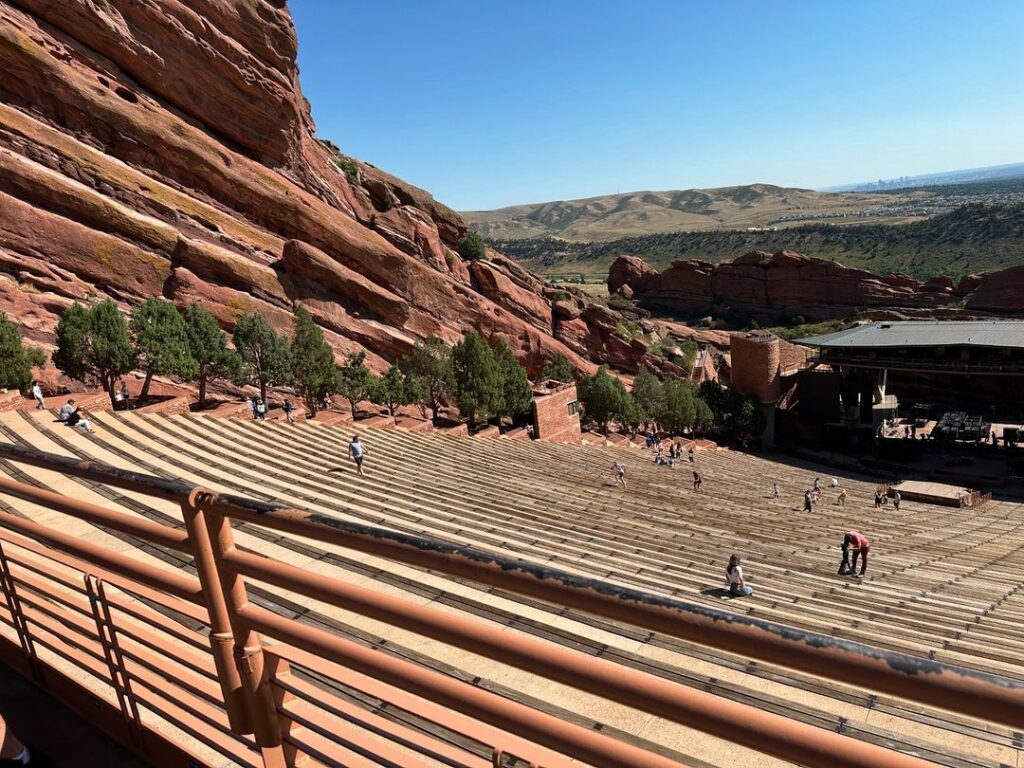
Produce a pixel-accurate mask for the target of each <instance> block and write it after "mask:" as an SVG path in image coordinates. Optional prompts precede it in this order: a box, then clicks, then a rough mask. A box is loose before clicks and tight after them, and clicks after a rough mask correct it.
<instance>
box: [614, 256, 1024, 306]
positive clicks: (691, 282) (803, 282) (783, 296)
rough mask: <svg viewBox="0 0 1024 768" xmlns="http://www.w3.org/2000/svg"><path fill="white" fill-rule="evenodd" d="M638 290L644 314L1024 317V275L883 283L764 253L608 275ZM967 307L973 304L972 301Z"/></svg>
mask: <svg viewBox="0 0 1024 768" xmlns="http://www.w3.org/2000/svg"><path fill="white" fill-rule="evenodd" d="M627 285H628V286H629V287H630V288H632V290H633V293H634V296H635V297H636V299H637V300H638V301H639V302H640V304H641V306H644V307H647V308H648V309H656V310H671V311H675V312H680V313H702V312H709V311H711V310H713V309H722V308H726V307H728V308H733V309H736V310H738V311H741V312H746V313H749V314H751V315H755V316H758V317H764V318H773V317H780V316H795V315H803V316H804V317H806V318H807V319H809V320H825V319H832V318H843V317H847V316H849V315H850V313H851V312H852V311H853V310H854V309H859V310H867V311H870V312H873V313H878V312H891V313H895V314H900V313H901V312H905V313H909V314H911V315H921V314H936V315H943V316H948V315H954V316H955V315H956V314H959V313H963V312H964V308H965V307H966V309H967V310H981V311H991V312H1008V311H1018V312H1019V311H1020V310H1021V309H1024V293H1022V292H1021V287H1024V268H1022V267H1017V268H1014V269H1009V270H1005V271H1004V272H998V273H992V274H986V275H980V276H978V275H972V276H970V277H966V278H964V279H963V280H961V281H960V284H959V285H954V283H953V281H952V280H950V279H949V278H948V277H943V276H939V277H934V278H932V279H931V280H928V281H927V282H924V283H922V282H920V281H918V280H915V279H913V278H911V277H908V276H907V275H899V274H893V275H888V276H884V277H882V276H879V275H875V274H872V273H871V272H866V271H864V270H860V269H851V268H849V267H844V266H843V265H842V264H839V263H837V262H833V261H827V260H824V259H815V258H811V257H809V256H804V255H803V254H799V253H794V252H792V251H779V252H778V253H775V254H770V253H765V252H763V251H754V252H752V253H748V254H745V255H743V256H740V257H739V258H737V259H735V260H734V261H731V262H722V263H719V264H712V263H710V262H705V261H676V262H673V264H672V266H671V267H670V268H668V269H667V270H665V271H664V272H661V273H658V272H656V271H655V270H654V269H653V268H651V266H650V265H648V264H647V263H646V262H645V261H643V260H642V259H639V258H637V257H635V256H620V257H619V258H618V259H616V260H615V262H614V263H613V264H612V266H611V269H610V270H609V273H608V290H609V291H610V292H616V291H621V289H622V287H623V286H627ZM965 299H966V301H965Z"/></svg>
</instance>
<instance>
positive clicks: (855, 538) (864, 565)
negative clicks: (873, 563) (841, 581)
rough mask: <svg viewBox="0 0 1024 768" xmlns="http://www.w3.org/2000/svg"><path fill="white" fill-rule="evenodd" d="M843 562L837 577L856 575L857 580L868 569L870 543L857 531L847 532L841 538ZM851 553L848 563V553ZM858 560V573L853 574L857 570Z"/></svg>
mask: <svg viewBox="0 0 1024 768" xmlns="http://www.w3.org/2000/svg"><path fill="white" fill-rule="evenodd" d="M842 550H843V562H842V564H841V565H840V566H839V575H840V576H846V575H847V574H851V575H856V576H857V577H858V578H859V577H861V576H863V575H864V572H865V571H866V570H867V569H868V552H870V551H871V542H870V541H868V539H867V537H866V536H865V535H864V534H862V533H860V532H859V531H847V532H846V534H845V535H844V536H843V543H842ZM851 552H852V553H853V560H852V561H850V560H849V557H850V553H851ZM858 558H860V561H861V562H860V573H859V574H854V571H856V570H857V559H858Z"/></svg>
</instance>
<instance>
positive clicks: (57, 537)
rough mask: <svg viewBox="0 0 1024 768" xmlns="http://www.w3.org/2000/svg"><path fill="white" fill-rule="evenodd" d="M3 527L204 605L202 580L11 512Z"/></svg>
mask: <svg viewBox="0 0 1024 768" xmlns="http://www.w3.org/2000/svg"><path fill="white" fill-rule="evenodd" d="M0 525H2V526H4V527H6V528H9V529H13V530H15V531H17V532H19V533H21V534H23V535H25V536H28V537H29V538H32V539H35V540H36V541H45V542H46V543H48V544H50V545H51V546H54V547H56V548H57V549H59V550H62V551H63V552H67V553H68V554H71V555H74V556H75V557H78V558H83V559H85V560H90V561H93V562H96V563H99V564H100V565H102V566H103V567H104V568H107V569H108V570H111V571H113V572H114V573H119V574H121V575H122V576H126V577H128V578H129V579H137V580H138V581H141V582H142V583H143V584H146V585H148V586H150V587H153V588H155V589H159V590H164V591H166V592H169V593H170V594H172V595H174V596H175V597H180V598H181V599H183V600H187V601H189V602H192V603H195V604H196V605H202V604H203V603H202V592H201V590H200V587H199V581H198V579H193V578H190V577H188V576H185V575H183V574H180V573H174V572H171V571H164V570H161V569H159V568H156V567H154V566H152V565H150V564H148V563H143V562H140V561H138V560H135V559H134V558H131V557H128V556H127V555H123V554H121V553H120V552H113V551H111V550H108V549H105V548H103V547H100V546H98V545H96V544H93V543H92V542H90V541H85V540H83V539H79V538H78V537H76V536H71V535H70V534H67V533H63V532H60V531H55V530H52V529H50V528H46V527H44V526H42V525H39V524H38V523H35V522H32V521H31V520H25V519H22V518H20V517H17V516H16V515H12V514H10V513H9V512H2V511H0Z"/></svg>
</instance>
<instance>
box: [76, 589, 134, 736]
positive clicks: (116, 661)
mask: <svg viewBox="0 0 1024 768" xmlns="http://www.w3.org/2000/svg"><path fill="white" fill-rule="evenodd" d="M85 590H86V593H87V594H88V596H89V607H90V608H91V609H92V617H93V620H94V621H95V622H96V637H97V638H98V639H99V641H100V645H101V646H102V647H103V657H104V658H105V659H106V660H107V669H108V670H110V683H111V685H113V686H114V692H115V693H116V694H117V703H118V705H119V706H120V708H121V716H122V717H124V719H125V722H127V723H128V727H129V731H130V732H131V735H132V741H133V742H135V746H136V747H140V748H141V747H143V746H144V744H143V741H142V721H141V719H140V718H139V708H138V707H137V706H136V704H135V696H134V694H133V693H132V684H131V680H130V678H129V677H128V670H127V669H126V668H125V666H124V655H123V654H122V653H121V644H120V642H119V641H118V638H117V630H116V629H115V627H114V617H113V615H112V614H111V613H110V604H109V603H107V595H106V593H105V592H104V589H103V582H102V581H99V580H97V579H96V577H95V576H92V575H90V574H88V573H87V574H85Z"/></svg>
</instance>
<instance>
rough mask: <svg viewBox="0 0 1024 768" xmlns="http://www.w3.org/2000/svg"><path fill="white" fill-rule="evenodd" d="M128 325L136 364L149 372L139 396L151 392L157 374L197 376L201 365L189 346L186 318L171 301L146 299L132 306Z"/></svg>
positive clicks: (187, 378) (187, 379) (193, 377)
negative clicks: (150, 387)
mask: <svg viewBox="0 0 1024 768" xmlns="http://www.w3.org/2000/svg"><path fill="white" fill-rule="evenodd" d="M129 326H130V328H131V332H132V337H133V339H134V341H135V355H136V358H137V361H138V362H137V365H139V367H141V368H142V370H143V371H145V372H146V378H145V379H144V380H143V382H142V390H141V391H140V392H139V398H140V399H145V398H146V396H147V395H148V394H149V386H150V384H152V383H153V377H154V376H178V377H180V378H182V379H184V380H185V381H192V380H194V379H195V377H196V374H197V372H198V367H197V365H196V361H195V360H194V359H193V357H192V352H191V349H190V347H189V343H188V333H187V332H186V330H185V321H184V319H183V318H182V316H181V313H180V312H179V311H178V309H177V307H175V306H174V305H173V304H172V303H171V302H169V301H166V300H164V299H146V300H145V301H144V302H142V303H141V304H139V305H138V306H137V307H135V308H134V309H132V313H131V321H130V323H129Z"/></svg>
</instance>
